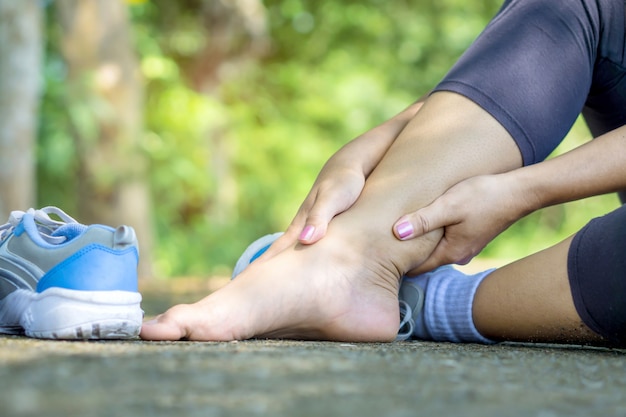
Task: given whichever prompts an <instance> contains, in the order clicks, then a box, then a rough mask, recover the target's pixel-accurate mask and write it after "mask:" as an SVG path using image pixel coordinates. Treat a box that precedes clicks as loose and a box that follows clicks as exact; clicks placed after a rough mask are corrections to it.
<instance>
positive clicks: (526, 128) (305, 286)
mask: <svg viewBox="0 0 626 417" xmlns="http://www.w3.org/2000/svg"><path fill="white" fill-rule="evenodd" d="M624 16H625V11H624V2H623V1H622V0H593V1H592V0H567V1H566V0H557V1H545V0H509V1H506V2H505V4H504V5H503V7H502V9H501V10H500V12H499V13H498V14H497V16H496V17H495V18H494V19H493V20H492V22H491V23H490V24H489V25H488V26H487V28H486V29H485V31H484V32H483V33H482V34H481V36H480V37H479V38H478V39H477V40H476V41H475V42H474V44H473V45H472V46H471V47H470V48H469V49H468V51H466V53H465V54H464V55H463V56H462V57H461V59H460V60H459V61H458V62H457V64H456V65H455V66H454V67H453V68H452V70H451V71H450V72H449V73H448V74H447V76H446V77H445V78H444V80H443V81H442V82H441V83H440V84H439V85H438V86H437V87H436V88H435V90H434V92H433V93H432V94H431V95H430V96H429V97H428V98H427V99H426V100H424V102H423V103H416V104H414V105H412V106H410V107H409V108H408V109H406V110H405V111H403V112H402V113H400V114H399V115H397V116H396V117H394V118H392V119H391V120H389V121H387V122H386V123H384V124H383V125H381V126H379V127H377V128H375V129H373V130H371V131H369V132H367V133H365V134H364V135H362V136H360V137H358V138H357V139H355V140H354V141H352V142H350V143H349V144H347V145H346V146H345V147H344V148H342V149H341V150H340V151H338V152H337V153H336V154H335V155H334V156H333V157H332V158H331V159H330V160H329V161H328V162H327V164H326V165H325V166H324V168H323V169H322V171H321V173H320V175H319V176H318V179H317V181H316V182H315V184H314V186H313V189H312V191H311V193H310V194H309V196H308V197H307V199H306V200H305V202H304V203H303V205H302V207H301V209H300V211H299V213H298V214H297V215H296V218H295V219H294V221H293V222H292V224H291V225H290V227H289V229H288V230H287V232H286V233H285V235H284V236H283V237H281V238H280V239H279V240H277V241H276V242H275V244H274V245H272V248H271V249H270V250H268V251H267V253H265V254H264V255H263V256H261V257H260V258H259V259H258V260H257V261H255V262H254V263H253V264H252V265H250V266H249V267H248V268H246V269H245V270H244V271H243V272H242V273H241V274H240V275H239V276H238V278H237V279H236V280H234V281H232V282H231V283H230V284H229V285H227V286H225V287H224V288H222V289H221V290H219V291H217V292H215V293H213V294H211V295H209V296H208V297H206V298H205V299H203V300H201V301H199V302H198V303H196V304H193V305H181V306H175V307H173V308H172V309H170V310H169V311H168V312H166V313H165V314H163V315H161V316H159V317H158V318H157V319H155V320H154V321H151V322H148V323H145V325H144V327H143V329H142V337H144V338H146V339H180V338H188V339H194V340H233V339H246V338H250V337H255V336H262V337H293V338H309V339H327V340H346V341H384V340H393V339H394V338H395V336H396V333H397V330H398V325H399V316H400V314H399V307H398V299H397V296H398V291H399V288H400V280H401V277H403V276H404V275H406V274H407V273H423V272H425V271H428V270H431V269H433V268H435V267H437V266H439V265H442V264H445V263H451V262H457V263H462V262H465V261H468V260H469V259H470V258H471V256H473V255H475V254H476V253H477V252H478V251H479V250H480V249H482V247H484V245H485V244H486V243H487V242H489V241H490V240H491V239H492V238H493V237H495V236H496V235H497V234H498V233H500V232H501V231H502V230H504V229H505V228H506V227H508V226H509V225H510V224H511V223H512V222H514V221H515V220H517V219H519V218H520V217H522V216H523V215H525V214H527V213H528V212H530V211H533V210H536V209H538V208H541V207H544V206H547V205H550V204H556V203H560V202H564V201H570V200H574V199H578V198H583V197H587V196H590V195H595V194H600V193H607V192H613V191H619V190H625V189H626V152H625V150H624V149H625V145H626V139H625V138H626V128H624V127H622V126H623V125H624V123H625V120H626V111H625V110H624V109H626V77H625V75H626V71H625V70H624V68H625V67H626V65H625V64H626V63H625V62H624V60H625V55H626V54H625V53H624V51H625V49H626V48H625V46H626V44H625V42H624V35H625V33H624ZM581 111H582V112H583V114H584V116H585V118H586V120H587V123H588V124H589V126H590V128H591V130H592V133H593V134H594V136H596V137H597V139H595V140H594V141H592V142H591V143H588V144H585V145H583V146H581V147H579V148H577V149H575V150H574V151H572V152H569V153H567V154H565V155H563V156H561V157H559V158H555V159H553V160H549V161H543V160H544V159H545V158H546V157H547V155H548V154H549V153H550V152H551V151H552V150H553V149H554V148H555V147H556V146H557V145H558V143H559V142H560V141H561V140H562V139H563V137H564V136H565V134H566V133H567V131H568V130H569V129H570V127H571V126H572V124H573V123H574V121H575V119H576V118H577V116H578V114H579V113H580V112H581ZM431 203H432V204H431ZM424 207H425V208H424ZM419 209H422V210H419ZM625 210H626V209H624V208H623V207H622V208H619V209H617V210H616V211H614V212H612V213H610V214H608V215H607V216H605V217H603V218H601V219H596V220H593V221H591V222H590V223H589V224H588V225H587V226H585V228H583V229H582V230H581V231H580V232H579V233H577V234H576V235H575V236H572V237H570V238H568V239H566V240H565V241H563V242H561V243H559V244H557V245H555V246H554V247H551V248H548V249H546V250H545V251H542V252H540V253H537V254H535V255H532V256H529V257H527V258H525V259H522V260H520V261H518V262H515V263H513V264H511V265H508V266H506V267H503V268H501V269H498V270H496V271H493V272H491V271H488V272H485V273H482V274H478V275H475V276H469V277H468V276H464V275H462V274H460V273H458V272H456V271H455V270H452V269H450V268H440V269H436V270H434V271H433V272H430V273H427V274H423V275H421V276H418V277H417V278H410V279H406V280H404V284H403V288H404V289H415V290H416V291H417V292H418V293H425V303H424V307H423V309H420V308H417V307H419V305H415V304H413V305H412V306H411V305H409V306H410V307H412V310H414V311H411V312H410V314H408V315H409V316H410V317H411V320H412V321H413V324H414V326H413V327H414V331H413V332H412V335H413V336H414V337H418V338H425V339H434V340H451V341H477V342H490V341H498V340H521V341H549V342H558V341H567V342H582V343H587V342H590V343H596V342H602V343H604V342H607V341H609V342H616V343H620V342H621V341H622V340H623V339H624V338H626V303H624V302H623V300H624V299H626V298H625V297H626V280H625V279H624V278H626V260H625V258H626V256H624V254H625V253H624V251H625V250H626V226H624V225H625V224H626V222H625V220H626V211H625ZM338 213H340V214H338ZM406 213H412V214H409V215H407V216H403V215H404V214H406ZM399 218H400V220H399V221H398V219H399ZM331 219H332V220H331ZM396 221H397V222H396ZM394 222H396V224H395V225H394ZM392 225H394V227H393V234H392ZM394 234H395V235H396V236H397V237H398V238H399V239H396V238H395V237H394ZM322 237H324V238H323V239H321V238H322ZM415 237H417V238H415ZM400 239H405V240H400ZM298 240H299V241H298ZM311 243H315V244H311ZM417 298H419V297H417ZM402 301H404V303H405V305H406V304H407V300H402ZM408 304H410V303H408ZM405 315H407V312H406V311H405Z"/></svg>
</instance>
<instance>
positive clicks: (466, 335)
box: [408, 266, 495, 344]
mask: <svg viewBox="0 0 626 417" xmlns="http://www.w3.org/2000/svg"><path fill="white" fill-rule="evenodd" d="M492 271H493V269H490V270H488V271H484V272H480V273H478V274H475V275H465V274H464V273H462V272H460V271H457V270H456V269H454V268H453V267H451V266H444V267H440V268H437V269H435V270H434V271H432V272H428V273H426V274H423V275H419V276H417V277H415V278H408V279H410V280H411V281H412V282H413V283H415V284H417V285H419V286H420V287H422V289H424V293H425V300H424V309H423V310H422V314H421V315H420V316H419V318H418V319H417V322H416V323H415V330H414V332H413V335H414V337H416V338H418V339H423V340H434V341H440V342H466V343H485V344H489V343H495V342H494V341H493V340H490V339H487V338H486V337H484V336H483V335H481V334H480V333H479V332H478V330H477V329H476V326H474V320H473V318H472V305H473V303H474V295H475V294H476V289H477V288H478V286H479V285H480V283H481V282H482V280H483V279H484V278H485V277H486V276H487V275H489V274H490V273H491V272H492Z"/></svg>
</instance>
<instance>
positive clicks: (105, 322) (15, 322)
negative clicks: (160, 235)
mask: <svg viewBox="0 0 626 417" xmlns="http://www.w3.org/2000/svg"><path fill="white" fill-rule="evenodd" d="M50 215H56V216H57V217H58V218H59V219H61V220H60V221H58V220H54V219H52V218H51V217H50ZM138 259H139V254H138V248H137V237H136V235H135V231H134V230H133V228H132V227H129V226H120V227H118V228H116V229H114V228H111V227H108V226H103V225H91V226H86V225H83V224H80V223H78V222H77V221H76V220H74V219H73V218H71V217H70V216H68V215H67V214H65V213H64V212H63V211H62V210H60V209H58V208H56V207H46V208H43V209H40V210H34V209H29V210H28V211H27V212H22V211H14V212H12V213H11V216H10V217H9V222H8V223H6V224H5V225H2V226H0V333H6V334H22V333H25V334H26V335H27V336H29V337H38V338H45V339H125V338H132V337H136V336H137V335H138V334H139V330H140V329H141V323H142V320H143V311H142V310H141V307H140V303H141V295H140V294H139V292H138V291H137V263H138Z"/></svg>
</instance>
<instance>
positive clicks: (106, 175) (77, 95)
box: [56, 0, 153, 277]
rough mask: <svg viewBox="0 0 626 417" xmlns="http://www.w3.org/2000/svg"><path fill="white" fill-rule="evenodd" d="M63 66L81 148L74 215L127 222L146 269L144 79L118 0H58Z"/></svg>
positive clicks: (147, 271) (147, 212) (149, 240)
mask: <svg viewBox="0 0 626 417" xmlns="http://www.w3.org/2000/svg"><path fill="white" fill-rule="evenodd" d="M56 4H57V10H58V15H59V21H60V23H61V28H62V41H61V49H62V52H63V55H64V57H65V59H66V61H67V66H68V86H67V88H68V103H67V110H68V112H69V115H70V119H71V125H72V129H73V131H72V136H73V137H74V140H75V143H76V147H77V151H78V155H79V159H80V161H79V166H80V168H79V171H80V172H79V173H78V175H79V179H78V180H79V190H78V193H79V195H80V199H79V209H78V212H79V213H78V215H79V218H80V219H82V220H84V221H86V222H89V223H106V224H110V225H118V224H121V223H124V224H129V225H131V226H133V227H134V228H135V229H136V231H137V235H138V237H139V242H140V247H141V251H142V257H141V259H142V260H141V263H140V271H139V272H140V275H141V276H142V277H147V276H150V275H151V272H152V270H151V267H150V266H151V264H152V263H151V252H152V250H151V248H152V239H153V233H152V221H151V204H150V194H149V188H148V185H147V184H148V182H147V162H146V160H145V157H144V155H143V154H142V152H141V150H140V140H141V137H142V134H143V113H142V109H143V84H142V80H141V77H140V74H139V64H138V60H137V57H136V55H135V53H134V50H133V47H132V40H131V35H130V22H129V19H128V15H127V10H126V6H125V5H124V3H123V1H121V0H58V1H57V2H56Z"/></svg>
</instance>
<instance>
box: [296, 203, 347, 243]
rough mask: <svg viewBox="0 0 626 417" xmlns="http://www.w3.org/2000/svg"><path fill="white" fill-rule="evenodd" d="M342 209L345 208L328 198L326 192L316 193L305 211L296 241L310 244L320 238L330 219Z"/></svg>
mask: <svg viewBox="0 0 626 417" xmlns="http://www.w3.org/2000/svg"><path fill="white" fill-rule="evenodd" d="M343 210H345V208H344V207H338V206H337V201H336V200H335V199H333V198H329V195H328V194H324V195H318V198H317V199H316V200H315V203H314V204H313V207H311V209H310V210H309V212H308V213H307V216H306V220H305V221H304V227H303V228H302V230H301V231H300V234H299V235H298V241H299V242H300V243H302V244H305V245H310V244H313V243H315V242H317V241H318V240H320V239H322V238H323V237H324V236H325V235H326V230H327V229H328V224H329V223H330V221H331V220H332V219H333V217H335V216H336V215H337V214H339V213H341V212H342V211H343Z"/></svg>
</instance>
